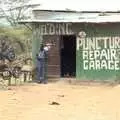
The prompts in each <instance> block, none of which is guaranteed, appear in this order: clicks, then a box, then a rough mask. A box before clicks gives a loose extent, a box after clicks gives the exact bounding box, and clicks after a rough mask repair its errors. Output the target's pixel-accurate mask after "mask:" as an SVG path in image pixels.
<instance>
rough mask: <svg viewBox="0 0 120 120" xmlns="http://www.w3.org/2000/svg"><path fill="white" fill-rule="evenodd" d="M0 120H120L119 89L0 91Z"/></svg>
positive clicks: (33, 87) (64, 86) (56, 85)
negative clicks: (53, 103)
mask: <svg viewBox="0 0 120 120" xmlns="http://www.w3.org/2000/svg"><path fill="white" fill-rule="evenodd" d="M52 102H57V103H59V104H60V105H56V104H55V105H51V103H52ZM0 120H120V86H119V85H117V86H106V85H93V86H92V85H91V86H87V85H69V84H66V83H60V82H58V83H49V84H46V85H43V84H42V85H41V84H35V83H34V84H33V83H32V84H27V85H24V86H16V87H15V86H14V87H11V89H10V90H7V91H0Z"/></svg>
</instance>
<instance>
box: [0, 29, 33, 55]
mask: <svg viewBox="0 0 120 120" xmlns="http://www.w3.org/2000/svg"><path fill="white" fill-rule="evenodd" d="M31 35H32V33H31V31H30V30H29V29H27V28H25V27H14V28H13V27H1V28H0V39H5V40H7V41H10V43H11V44H12V46H14V48H15V50H16V53H17V54H22V53H30V52H31V49H32V47H31V45H32V44H31V41H32V36H31Z"/></svg>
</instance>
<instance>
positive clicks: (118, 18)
mask: <svg viewBox="0 0 120 120" xmlns="http://www.w3.org/2000/svg"><path fill="white" fill-rule="evenodd" d="M88 14H89V15H88ZM22 22H25V23H27V22H28V23H30V22H31V23H33V22H41V23H44V22H49V23H67V22H72V23H83V22H84V23H106V22H111V23H115V22H120V14H118V15H108V16H107V15H106V16H100V15H99V14H96V15H93V16H92V15H90V13H87V14H84V15H82V16H81V17H80V16H78V15H76V16H69V15H68V16H67V17H64V16H62V17H61V16H60V17H52V18H48V19H34V18H33V19H29V20H23V21H21V23H22Z"/></svg>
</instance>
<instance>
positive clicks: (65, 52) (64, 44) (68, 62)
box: [60, 35, 76, 77]
mask: <svg viewBox="0 0 120 120" xmlns="http://www.w3.org/2000/svg"><path fill="white" fill-rule="evenodd" d="M60 45H61V46H60V48H61V49H60V52H61V77H75V76H76V36H75V35H62V36H61V44H60Z"/></svg>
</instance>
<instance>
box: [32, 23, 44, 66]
mask: <svg viewBox="0 0 120 120" xmlns="http://www.w3.org/2000/svg"><path fill="white" fill-rule="evenodd" d="M32 27H33V39H32V58H33V65H36V54H37V53H38V51H39V48H40V45H41V43H42V42H43V36H41V35H40V34H39V27H38V24H33V25H32Z"/></svg>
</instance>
